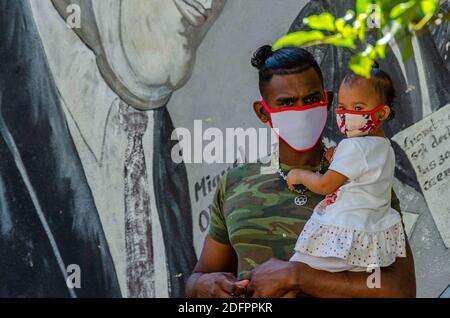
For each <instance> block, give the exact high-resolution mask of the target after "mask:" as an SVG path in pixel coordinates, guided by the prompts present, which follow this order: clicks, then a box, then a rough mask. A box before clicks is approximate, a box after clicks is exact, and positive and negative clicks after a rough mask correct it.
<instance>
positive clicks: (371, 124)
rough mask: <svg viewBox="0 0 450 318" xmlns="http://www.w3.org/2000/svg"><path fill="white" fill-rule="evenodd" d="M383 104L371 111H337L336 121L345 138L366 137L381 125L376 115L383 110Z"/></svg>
mask: <svg viewBox="0 0 450 318" xmlns="http://www.w3.org/2000/svg"><path fill="white" fill-rule="evenodd" d="M384 106H385V105H384V104H383V105H380V106H378V107H376V108H374V109H372V110H367V111H356V110H337V111H336V121H337V124H338V127H339V129H340V131H341V133H342V134H343V135H344V136H345V137H358V136H367V135H369V134H371V133H372V132H374V131H375V130H376V129H377V128H378V127H379V126H380V124H381V121H380V120H379V119H378V118H377V116H376V114H377V113H378V112H379V111H380V110H382V109H383V108H384Z"/></svg>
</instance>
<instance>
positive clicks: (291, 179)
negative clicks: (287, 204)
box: [286, 169, 302, 191]
mask: <svg viewBox="0 0 450 318" xmlns="http://www.w3.org/2000/svg"><path fill="white" fill-rule="evenodd" d="M300 173H301V169H292V170H291V171H289V173H288V175H287V179H286V182H287V185H288V188H289V190H291V191H294V190H295V187H294V185H296V184H301V183H302V181H301V178H300Z"/></svg>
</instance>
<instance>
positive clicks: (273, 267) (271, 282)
mask: <svg viewBox="0 0 450 318" xmlns="http://www.w3.org/2000/svg"><path fill="white" fill-rule="evenodd" d="M293 274H295V273H294V272H293V271H292V270H291V263H290V262H284V261H280V260H278V259H275V258H271V259H270V260H269V261H267V262H265V263H264V264H262V265H261V266H259V267H258V268H256V269H255V270H253V271H252V272H250V273H249V274H248V275H247V276H246V277H244V278H246V279H248V280H250V283H249V284H248V285H247V296H251V297H253V298H289V297H292V298H294V297H296V295H297V293H298V290H296V289H295V287H294V285H293V281H295V280H292V275H293Z"/></svg>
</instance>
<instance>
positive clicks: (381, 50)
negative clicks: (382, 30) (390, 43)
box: [374, 43, 387, 59]
mask: <svg viewBox="0 0 450 318" xmlns="http://www.w3.org/2000/svg"><path fill="white" fill-rule="evenodd" d="M374 50H375V52H376V53H377V56H378V57H379V58H382V59H384V58H385V57H386V50H387V44H380V43H377V45H375V49H374Z"/></svg>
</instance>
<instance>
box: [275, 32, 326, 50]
mask: <svg viewBox="0 0 450 318" xmlns="http://www.w3.org/2000/svg"><path fill="white" fill-rule="evenodd" d="M324 38H325V35H324V34H323V33H322V32H320V31H298V32H293V33H289V34H288V35H285V36H283V37H282V38H281V39H279V40H278V41H277V42H276V43H275V44H274V45H273V49H274V50H278V49H279V48H282V47H285V46H302V45H304V44H306V43H310V42H316V41H320V40H322V39H324Z"/></svg>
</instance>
